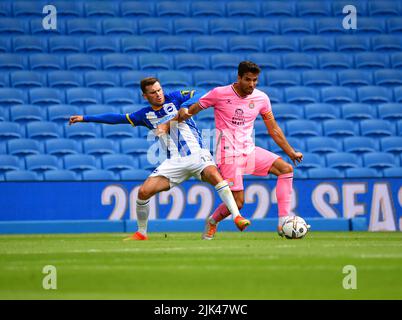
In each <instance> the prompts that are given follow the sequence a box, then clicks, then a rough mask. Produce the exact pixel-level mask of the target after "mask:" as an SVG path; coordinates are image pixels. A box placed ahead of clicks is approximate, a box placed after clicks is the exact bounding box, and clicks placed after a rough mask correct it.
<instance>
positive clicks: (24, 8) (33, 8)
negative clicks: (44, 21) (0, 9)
mask: <svg viewBox="0 0 402 320" xmlns="http://www.w3.org/2000/svg"><path fill="white" fill-rule="evenodd" d="M12 6H13V13H14V17H23V18H30V19H32V18H33V17H42V10H43V5H42V3H41V2H40V1H13V3H12Z"/></svg>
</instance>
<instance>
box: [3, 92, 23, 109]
mask: <svg viewBox="0 0 402 320" xmlns="http://www.w3.org/2000/svg"><path fill="white" fill-rule="evenodd" d="M27 103H28V98H27V92H26V91H24V90H21V89H14V88H0V106H4V107H8V106H11V105H15V104H27Z"/></svg>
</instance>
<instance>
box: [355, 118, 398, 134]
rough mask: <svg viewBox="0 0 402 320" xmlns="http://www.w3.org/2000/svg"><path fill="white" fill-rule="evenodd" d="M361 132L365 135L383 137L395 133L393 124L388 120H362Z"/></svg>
mask: <svg viewBox="0 0 402 320" xmlns="http://www.w3.org/2000/svg"><path fill="white" fill-rule="evenodd" d="M360 133H361V135H362V136H365V137H372V138H383V137H387V136H392V135H393V133H394V132H393V126H392V125H391V123H390V122H389V121H386V120H378V119H372V120H362V121H360Z"/></svg>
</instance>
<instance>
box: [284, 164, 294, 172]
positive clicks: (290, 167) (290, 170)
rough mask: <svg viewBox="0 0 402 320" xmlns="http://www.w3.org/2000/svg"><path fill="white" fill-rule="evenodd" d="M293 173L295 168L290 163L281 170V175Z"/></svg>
mask: <svg viewBox="0 0 402 320" xmlns="http://www.w3.org/2000/svg"><path fill="white" fill-rule="evenodd" d="M286 173H293V167H292V166H291V165H290V164H289V163H285V165H284V166H283V168H282V170H281V174H286Z"/></svg>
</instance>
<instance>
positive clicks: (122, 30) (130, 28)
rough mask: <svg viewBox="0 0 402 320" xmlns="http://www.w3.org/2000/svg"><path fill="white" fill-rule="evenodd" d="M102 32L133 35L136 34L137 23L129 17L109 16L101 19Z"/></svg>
mask: <svg viewBox="0 0 402 320" xmlns="http://www.w3.org/2000/svg"><path fill="white" fill-rule="evenodd" d="M102 28H103V34H105V35H108V36H109V35H116V36H122V35H133V34H137V32H138V30H137V23H136V22H135V21H133V20H131V19H125V18H109V19H105V20H103V21H102Z"/></svg>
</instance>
